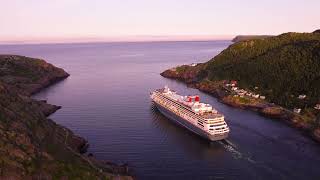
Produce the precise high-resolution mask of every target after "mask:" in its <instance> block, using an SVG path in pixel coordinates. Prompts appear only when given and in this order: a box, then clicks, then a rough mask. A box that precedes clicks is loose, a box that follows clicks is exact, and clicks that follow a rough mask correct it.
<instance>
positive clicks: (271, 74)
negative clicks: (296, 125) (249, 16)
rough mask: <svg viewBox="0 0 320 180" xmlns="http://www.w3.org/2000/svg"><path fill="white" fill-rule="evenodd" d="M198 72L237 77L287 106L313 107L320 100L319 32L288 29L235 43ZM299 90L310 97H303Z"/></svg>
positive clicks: (213, 77)
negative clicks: (276, 33) (300, 98)
mask: <svg viewBox="0 0 320 180" xmlns="http://www.w3.org/2000/svg"><path fill="white" fill-rule="evenodd" d="M197 76H198V77H199V78H200V79H202V80H204V79H207V80H210V81H216V80H238V82H239V85H240V87H243V88H248V89H253V88H254V87H258V88H259V89H258V90H255V91H259V92H260V93H261V94H264V95H266V97H267V99H268V100H269V101H271V102H274V103H276V104H279V105H283V106H286V107H290V108H292V107H295V106H298V107H301V106H303V107H305V106H306V107H313V106H314V105H315V104H316V103H317V102H318V101H319V100H320V34H319V33H286V34H282V35H279V36H276V37H271V38H266V39H255V40H248V41H242V42H238V43H235V44H233V45H231V46H230V47H229V48H227V49H225V50H224V51H223V52H222V53H220V54H219V55H217V56H216V57H214V58H213V59H211V60H210V61H209V62H207V63H205V65H204V68H202V70H201V71H200V73H198V75H197ZM299 94H306V95H307V98H306V99H305V100H303V101H301V100H299V99H298V98H297V96H298V95H299ZM303 107H302V108H303Z"/></svg>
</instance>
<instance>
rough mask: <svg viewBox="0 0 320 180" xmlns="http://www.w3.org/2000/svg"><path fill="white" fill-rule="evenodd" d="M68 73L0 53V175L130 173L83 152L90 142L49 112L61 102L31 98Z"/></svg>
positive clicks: (49, 176)
mask: <svg viewBox="0 0 320 180" xmlns="http://www.w3.org/2000/svg"><path fill="white" fill-rule="evenodd" d="M68 76H69V74H68V73H66V72H65V71H64V70H63V69H61V68H57V67H55V66H53V65H51V64H49V63H46V62H45V61H44V60H40V59H34V58H28V57H23V56H15V55H0V179H113V178H119V179H132V177H130V176H128V168H127V166H126V165H125V166H118V165H116V164H113V163H102V162H100V161H98V160H96V159H94V158H93V157H92V155H90V156H87V155H83V154H82V153H84V152H85V151H86V150H87V148H88V142H87V141H86V140H85V139H84V138H82V137H79V136H77V135H75V134H74V133H73V132H72V131H71V130H69V129H67V128H65V127H63V126H61V125H58V124H56V123H55V122H54V121H52V120H51V119H48V118H47V116H48V115H50V114H52V113H54V112H55V111H56V110H58V109H59V108H61V107H60V106H56V105H50V104H47V102H46V101H37V100H34V99H32V98H30V95H31V94H34V93H36V92H38V91H40V90H41V89H43V88H45V87H47V86H49V85H51V84H53V83H55V82H57V81H59V80H62V79H64V78H66V77H68Z"/></svg>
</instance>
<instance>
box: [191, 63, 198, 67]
mask: <svg viewBox="0 0 320 180" xmlns="http://www.w3.org/2000/svg"><path fill="white" fill-rule="evenodd" d="M196 65H198V64H197V63H192V64H190V66H192V67H194V66H196Z"/></svg>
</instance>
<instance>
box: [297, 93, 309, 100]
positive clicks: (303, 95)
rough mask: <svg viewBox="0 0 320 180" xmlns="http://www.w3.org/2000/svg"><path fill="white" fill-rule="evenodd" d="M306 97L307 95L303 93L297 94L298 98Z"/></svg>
mask: <svg viewBox="0 0 320 180" xmlns="http://www.w3.org/2000/svg"><path fill="white" fill-rule="evenodd" d="M306 97H307V95H305V94H300V95H299V96H298V98H299V99H304V98H306Z"/></svg>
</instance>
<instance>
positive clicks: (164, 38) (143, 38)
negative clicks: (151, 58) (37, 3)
mask: <svg viewBox="0 0 320 180" xmlns="http://www.w3.org/2000/svg"><path fill="white" fill-rule="evenodd" d="M235 36H236V35H136V36H113V37H111V36H110V37H78V38H68V37H51V38H40V37H37V38H11V39H10V38H7V39H4V40H1V38H0V44H1V45H15V44H16V45H19V44H65V43H111V42H170V41H214V40H232V39H233V38H234V37H235Z"/></svg>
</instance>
